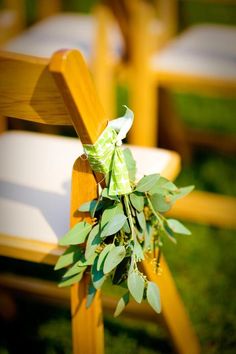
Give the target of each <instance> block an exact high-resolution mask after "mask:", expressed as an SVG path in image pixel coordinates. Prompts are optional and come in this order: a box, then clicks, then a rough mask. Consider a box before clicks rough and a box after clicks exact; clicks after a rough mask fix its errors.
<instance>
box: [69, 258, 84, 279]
mask: <svg viewBox="0 0 236 354" xmlns="http://www.w3.org/2000/svg"><path fill="white" fill-rule="evenodd" d="M79 262H80V261H78V262H76V263H75V264H74V265H73V266H72V267H71V268H70V269H68V270H67V271H66V272H65V274H63V278H68V277H71V276H72V275H75V274H79V273H83V272H84V271H85V269H86V268H87V266H79Z"/></svg>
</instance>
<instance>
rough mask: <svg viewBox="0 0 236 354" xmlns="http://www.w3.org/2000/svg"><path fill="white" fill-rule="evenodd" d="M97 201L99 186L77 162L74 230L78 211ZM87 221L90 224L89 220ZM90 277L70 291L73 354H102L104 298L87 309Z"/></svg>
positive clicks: (80, 161) (85, 165)
mask: <svg viewBox="0 0 236 354" xmlns="http://www.w3.org/2000/svg"><path fill="white" fill-rule="evenodd" d="M96 197H97V183H96V180H95V177H94V176H93V174H92V172H91V170H90V168H89V165H88V161H87V160H85V157H83V158H79V159H77V160H76V162H75V164H74V167H73V172H72V191H71V217H70V225H71V227H72V226H74V225H75V224H76V223H77V222H78V221H79V220H80V219H81V218H82V217H83V216H84V213H83V214H81V213H79V212H78V207H79V206H80V205H81V204H82V203H84V202H86V201H88V200H91V199H94V198H96ZM86 220H88V221H89V218H87V219H86ZM88 283H89V275H87V274H86V275H85V276H84V278H83V279H82V280H81V281H80V283H79V284H78V283H77V284H74V285H73V286H72V287H71V315H72V339H73V353H74V354H85V353H86V354H103V352H104V334H103V321H102V306H101V295H100V292H98V293H97V295H96V297H95V299H94V301H93V303H92V305H91V307H90V308H89V309H87V308H86V296H87V288H88Z"/></svg>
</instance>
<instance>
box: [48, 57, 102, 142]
mask: <svg viewBox="0 0 236 354" xmlns="http://www.w3.org/2000/svg"><path fill="white" fill-rule="evenodd" d="M50 71H51V72H52V73H53V75H54V78H55V80H56V83H57V85H58V88H59V90H60V92H61V94H62V97H63V99H64V101H65V105H66V106H67V108H68V110H69V112H70V115H71V119H72V121H73V125H74V127H75V129H76V131H77V133H78V135H79V136H80V139H81V141H82V142H83V143H84V144H93V143H95V141H96V140H97V138H98V137H99V136H100V134H101V133H102V132H103V130H104V129H105V127H106V125H107V122H108V119H107V118H106V116H105V112H104V109H103V107H102V105H101V103H100V100H99V97H98V94H97V92H96V90H95V87H94V84H93V82H92V79H91V76H90V74H89V71H88V68H87V65H86V63H85V61H84V59H83V57H82V55H81V54H80V53H79V52H78V51H76V50H69V51H58V52H56V53H55V54H54V55H53V57H52V59H51V61H50Z"/></svg>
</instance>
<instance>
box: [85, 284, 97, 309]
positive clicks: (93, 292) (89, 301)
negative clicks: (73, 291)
mask: <svg viewBox="0 0 236 354" xmlns="http://www.w3.org/2000/svg"><path fill="white" fill-rule="evenodd" d="M96 292H97V289H96V288H95V287H94V286H93V283H92V282H90V284H89V287H88V294H87V299H86V308H89V307H90V306H91V305H92V302H93V300H94V297H95V295H96Z"/></svg>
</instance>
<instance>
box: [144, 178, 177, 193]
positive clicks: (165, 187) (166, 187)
mask: <svg viewBox="0 0 236 354" xmlns="http://www.w3.org/2000/svg"><path fill="white" fill-rule="evenodd" d="M177 190H178V189H177V187H176V185H175V184H174V183H173V182H170V181H169V180H168V179H166V178H165V177H162V176H161V177H160V178H159V179H158V181H157V182H156V183H155V185H154V186H153V187H152V188H151V189H150V191H149V194H156V193H158V194H165V193H166V192H173V191H177Z"/></svg>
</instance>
